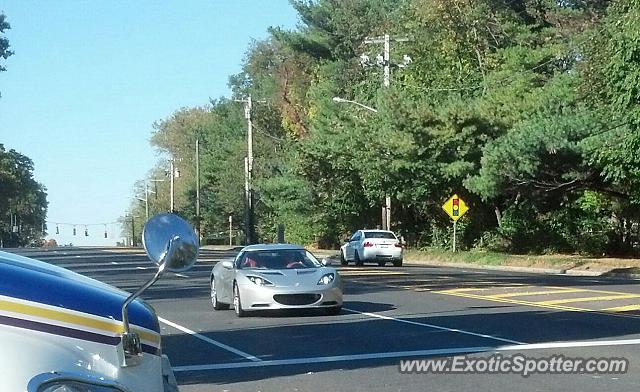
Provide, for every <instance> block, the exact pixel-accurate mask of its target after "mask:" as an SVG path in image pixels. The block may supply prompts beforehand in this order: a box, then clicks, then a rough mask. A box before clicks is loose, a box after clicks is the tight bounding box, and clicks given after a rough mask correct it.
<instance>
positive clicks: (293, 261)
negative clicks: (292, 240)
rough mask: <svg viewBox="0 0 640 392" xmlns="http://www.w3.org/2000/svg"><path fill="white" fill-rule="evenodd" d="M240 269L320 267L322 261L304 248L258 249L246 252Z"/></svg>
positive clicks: (239, 266) (240, 263) (241, 260)
mask: <svg viewBox="0 0 640 392" xmlns="http://www.w3.org/2000/svg"><path fill="white" fill-rule="evenodd" d="M238 264H239V265H238V268H239V269H305V268H318V267H320V266H321V264H320V262H318V260H317V259H316V258H315V257H314V256H313V255H312V254H311V253H310V252H308V251H306V250H304V249H277V250H256V251H249V252H245V253H244V255H242V257H241V259H240V262H239V263H238Z"/></svg>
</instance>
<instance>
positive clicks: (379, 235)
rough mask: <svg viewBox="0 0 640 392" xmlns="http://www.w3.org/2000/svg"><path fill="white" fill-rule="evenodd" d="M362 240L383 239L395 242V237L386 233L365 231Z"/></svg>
mask: <svg viewBox="0 0 640 392" xmlns="http://www.w3.org/2000/svg"><path fill="white" fill-rule="evenodd" d="M364 238H384V239H390V240H395V239H396V236H395V235H394V234H393V233H390V232H388V231H365V232H364Z"/></svg>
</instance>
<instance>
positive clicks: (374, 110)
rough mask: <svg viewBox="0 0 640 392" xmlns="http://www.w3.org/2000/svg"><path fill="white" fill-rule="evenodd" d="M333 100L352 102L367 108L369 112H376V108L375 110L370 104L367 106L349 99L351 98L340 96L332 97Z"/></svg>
mask: <svg viewBox="0 0 640 392" xmlns="http://www.w3.org/2000/svg"><path fill="white" fill-rule="evenodd" d="M333 102H338V103H343V102H347V103H352V104H354V105H358V106H360V107H361V108H364V109H367V110H369V111H371V112H374V113H378V110H377V109H374V108H372V107H371V106H367V105H364V104H361V103H360V102H356V101H351V100H349V99H344V98H340V97H333Z"/></svg>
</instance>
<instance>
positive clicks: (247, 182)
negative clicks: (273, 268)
mask: <svg viewBox="0 0 640 392" xmlns="http://www.w3.org/2000/svg"><path fill="white" fill-rule="evenodd" d="M236 102H242V103H244V118H245V119H246V120H247V156H246V157H245V159H244V193H245V194H244V197H245V202H244V205H245V210H244V225H245V242H246V244H247V245H249V244H253V242H254V240H255V238H254V211H253V189H252V184H253V183H252V180H253V124H252V122H251V108H252V105H253V101H252V99H251V95H248V96H247V98H245V99H236Z"/></svg>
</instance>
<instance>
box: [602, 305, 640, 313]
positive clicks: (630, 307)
mask: <svg viewBox="0 0 640 392" xmlns="http://www.w3.org/2000/svg"><path fill="white" fill-rule="evenodd" d="M602 310H604V311H606V312H629V311H631V310H640V305H628V306H617V307H615V308H607V309H602Z"/></svg>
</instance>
